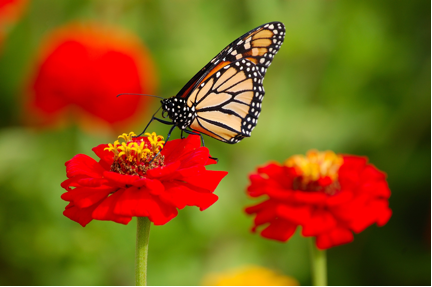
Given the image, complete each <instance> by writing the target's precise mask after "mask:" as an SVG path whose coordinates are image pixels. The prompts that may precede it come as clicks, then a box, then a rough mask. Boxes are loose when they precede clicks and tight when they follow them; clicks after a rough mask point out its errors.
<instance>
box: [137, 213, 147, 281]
mask: <svg viewBox="0 0 432 287" xmlns="http://www.w3.org/2000/svg"><path fill="white" fill-rule="evenodd" d="M149 234H150V220H149V219H148V217H137V235H136V252H135V279H136V286H147V257H148V243H149Z"/></svg>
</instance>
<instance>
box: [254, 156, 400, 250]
mask: <svg viewBox="0 0 432 287" xmlns="http://www.w3.org/2000/svg"><path fill="white" fill-rule="evenodd" d="M385 178H386V175H385V174H384V173H383V172H381V171H379V170H378V169H377V168H376V167H374V166H373V165H371V164H368V163H367V158H365V157H359V156H350V155H336V154H335V153H333V152H331V151H326V152H318V151H315V150H312V151H309V152H308V153H307V155H306V156H302V155H295V156H292V157H290V158H289V159H287V160H286V161H285V163H284V164H283V165H280V164H277V163H271V164H268V165H267V166H264V167H260V168H258V170H257V173H254V174H251V175H250V180H251V184H250V185H249V187H248V190H247V191H248V194H249V195H250V196H251V197H260V196H263V195H266V196H267V197H268V199H267V200H265V201H263V202H262V203H260V204H257V205H254V206H251V207H248V208H246V213H248V214H255V215H256V217H255V219H254V227H253V228H252V231H254V232H255V231H256V229H257V228H258V227H259V226H261V225H267V226H266V227H265V228H264V229H263V230H262V231H261V235H262V236H263V237H265V238H269V239H275V240H279V241H287V240H288V239H289V238H290V237H291V236H292V235H293V234H294V232H295V230H296V228H297V226H301V227H302V235H303V236H314V237H316V244H317V247H318V248H320V249H327V248H330V247H333V246H337V245H340V244H345V243H349V242H351V241H352V240H353V239H354V237H353V234H352V231H354V232H355V233H359V232H362V231H363V230H364V229H365V228H366V227H368V226H369V225H371V224H373V223H376V224H377V225H378V226H383V225H384V224H386V223H387V221H388V220H389V219H390V217H391V214H392V211H391V209H390V208H389V207H388V198H389V197H390V189H389V187H388V184H387V182H386V179H385Z"/></svg>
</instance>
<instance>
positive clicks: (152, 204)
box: [61, 133, 227, 226]
mask: <svg viewBox="0 0 432 287" xmlns="http://www.w3.org/2000/svg"><path fill="white" fill-rule="evenodd" d="M119 138H120V139H122V140H123V142H122V143H120V142H119V141H118V140H117V141H115V142H114V144H102V145H99V146H97V147H95V148H93V151H94V152H95V154H96V155H97V156H98V157H99V158H100V159H99V161H95V160H94V159H92V158H90V157H89V156H87V155H84V154H78V155H76V156H74V157H73V158H72V159H71V160H69V161H67V162H66V173H67V177H68V179H67V180H65V181H64V182H63V183H62V184H61V186H62V187H63V188H64V189H66V192H65V193H64V194H63V195H62V199H63V200H66V201H69V205H67V206H66V209H65V211H64V212H63V214H64V215H65V216H66V217H68V218H70V219H72V220H74V221H76V222H78V223H79V224H81V225H82V226H85V225H87V224H88V223H89V222H90V221H92V220H93V219H97V220H111V221H114V222H118V223H122V224H127V223H128V222H129V221H130V220H131V219H132V217H133V216H140V217H148V218H149V219H150V220H151V221H152V222H153V223H154V224H155V225H162V224H165V223H167V222H168V221H170V220H171V219H173V218H174V217H175V216H177V213H178V211H177V209H182V208H184V207H185V206H186V205H188V206H197V207H199V208H200V210H204V209H206V208H208V207H209V206H211V205H212V204H213V203H214V202H216V200H217V199H218V197H217V195H215V194H213V191H214V190H215V189H216V187H217V185H218V184H219V182H220V180H221V179H222V178H223V177H224V176H225V175H226V174H227V172H224V171H210V170H207V169H206V168H205V166H206V165H209V164H214V163H216V161H214V160H212V159H210V158H209V156H210V155H209V151H208V149H207V148H206V147H201V146H200V140H199V137H198V136H195V135H191V136H189V137H188V138H186V139H183V140H181V139H179V140H173V141H169V142H167V143H166V144H165V146H164V143H165V142H164V141H163V137H161V136H157V135H156V134H155V133H152V134H149V133H147V134H145V136H144V137H135V134H134V133H129V134H122V135H121V136H119Z"/></svg>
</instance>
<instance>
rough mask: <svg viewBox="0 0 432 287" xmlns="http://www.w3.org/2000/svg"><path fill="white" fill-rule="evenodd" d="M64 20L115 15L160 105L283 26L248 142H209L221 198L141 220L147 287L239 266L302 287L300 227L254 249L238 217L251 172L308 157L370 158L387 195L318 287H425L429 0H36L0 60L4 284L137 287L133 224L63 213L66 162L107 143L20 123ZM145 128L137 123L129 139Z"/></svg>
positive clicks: (194, 280) (333, 253) (193, 281)
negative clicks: (146, 227) (43, 49)
mask: <svg viewBox="0 0 432 287" xmlns="http://www.w3.org/2000/svg"><path fill="white" fill-rule="evenodd" d="M73 20H93V21H105V22H111V23H114V24H117V25H119V26H122V27H124V28H126V29H129V30H130V31H132V32H134V33H136V34H137V35H139V37H140V38H141V39H142V41H143V42H144V43H145V44H146V45H147V47H148V48H149V50H150V51H151V54H152V55H153V57H154V61H155V63H156V65H157V69H158V71H159V75H158V76H159V78H160V89H159V92H158V95H161V96H164V97H170V96H173V95H175V94H176V93H177V92H178V91H179V90H180V89H181V87H182V86H183V85H184V84H185V83H186V82H187V81H188V80H189V79H190V77H192V76H193V75H194V74H195V73H196V72H197V71H198V70H199V69H200V68H201V67H202V66H204V65H205V64H206V63H207V62H208V61H209V60H210V59H211V58H212V57H213V56H214V55H216V54H217V53H218V52H219V51H220V50H221V49H222V48H223V47H225V46H226V45H227V44H228V43H230V42H231V41H232V40H234V39H235V38H236V37H238V36H240V35H242V34H243V33H245V32H247V31H249V30H250V29H252V28H254V27H256V26H258V25H260V24H263V23H265V22H269V21H281V22H283V23H285V25H286V30H287V34H286V39H285V43H284V45H283V46H282V48H281V50H280V52H279V54H278V55H277V56H276V57H275V61H274V62H273V64H272V66H271V67H270V69H269V71H268V73H267V76H266V80H265V88H266V97H265V100H264V103H263V112H262V114H261V116H260V122H259V125H258V126H257V128H256V129H255V130H254V132H253V135H252V137H251V138H249V139H245V140H244V141H242V142H241V143H239V144H236V145H226V144H223V143H221V142H218V141H215V140H212V139H209V138H208V139H207V140H206V145H207V146H208V147H209V149H210V151H211V154H212V155H213V156H215V157H218V158H219V164H218V165H216V166H214V167H213V168H214V169H217V170H226V171H228V172H229V174H228V176H227V177H226V178H225V179H224V180H223V181H222V183H221V185H220V186H219V187H218V188H217V190H216V194H217V195H218V196H219V197H220V199H219V201H218V202H217V203H216V204H215V205H214V206H212V207H210V208H209V209H208V210H206V211H204V212H200V211H198V210H197V209H196V208H190V207H187V208H185V209H184V210H182V211H181V212H180V214H179V216H178V217H177V218H175V219H173V220H172V221H171V222H169V223H168V224H166V225H165V226H152V227H151V231H150V248H149V254H150V255H149V256H150V258H149V269H148V274H149V275H148V276H149V277H148V280H149V281H148V282H149V284H150V285H199V284H200V281H201V279H202V277H203V276H204V275H205V274H207V273H209V272H213V271H222V270H226V269H228V268H230V267H237V266H239V265H243V264H258V265H262V266H265V267H269V268H273V269H276V270H280V271H282V272H283V273H285V274H289V275H292V276H294V277H296V278H297V279H298V280H299V281H300V283H301V284H302V285H305V284H311V281H310V271H309V262H308V253H307V252H308V250H307V243H306V240H304V238H302V237H301V236H300V234H299V233H298V234H296V235H295V236H294V238H293V239H292V240H290V241H289V242H288V243H279V242H273V241H268V240H264V239H262V238H261V237H259V236H258V235H256V234H251V233H250V232H249V228H250V226H251V224H252V219H251V218H248V217H247V216H246V215H245V214H244V213H243V212H242V209H243V208H244V207H245V206H246V205H250V204H252V203H253V201H252V200H251V199H248V198H247V197H246V195H245V189H246V186H247V185H248V174H249V173H250V172H252V171H253V170H254V168H255V167H256V166H258V165H263V164H265V163H266V162H268V161H270V160H276V161H279V162H282V161H283V160H285V159H286V158H287V157H289V156H291V155H293V154H296V153H305V152H306V151H307V150H308V149H311V148H317V149H320V150H326V149H331V150H333V151H335V152H337V153H351V154H357V155H365V156H368V157H369V159H370V162H372V163H373V164H375V165H376V166H377V167H378V168H379V169H380V170H384V171H386V172H387V174H388V182H389V185H390V188H391V190H392V197H391V198H390V207H391V208H392V210H393V217H392V218H391V220H390V221H389V223H388V224H387V225H386V226H384V227H382V228H377V227H375V226H372V227H369V228H368V229H366V231H364V232H363V233H361V234H356V235H355V240H354V242H353V243H350V244H347V245H344V246H340V247H336V248H333V249H331V250H329V251H328V260H329V267H328V270H329V284H331V285H430V284H431V281H430V280H431V277H430V276H431V273H430V270H431V256H430V254H431V253H430V211H431V209H430V208H431V207H430V202H431V189H430V184H431V182H430V175H431V169H430V168H431V162H430V159H431V149H430V148H431V142H430V140H431V134H430V131H431V125H430V124H431V122H430V118H431V109H430V107H431V98H430V78H431V74H430V63H431V58H430V41H431V39H430V2H428V1H390V0H386V1H299V0H297V1H276V0H270V1H258V0H244V1H228V0H224V1H198V0H189V1H168V0H162V1H136V0H135V1H134V0H129V1H119V0H110V1H105V0H99V1H76V0H63V1H54V2H53V1H48V0H38V1H31V2H30V6H29V7H28V10H27V13H26V14H25V15H24V17H23V18H22V19H21V20H20V21H19V22H18V23H17V24H16V25H15V26H14V27H13V29H12V30H11V31H10V33H9V35H8V37H7V38H6V41H5V42H4V46H3V47H2V50H1V54H0V94H1V95H2V96H1V97H0V111H1V112H0V190H1V192H0V210H1V211H2V212H1V213H0V230H1V234H2V235H1V237H0V266H1V268H0V284H1V285H131V284H133V283H134V248H135V228H136V226H135V225H136V221H135V220H133V221H132V222H131V223H130V224H129V225H127V226H123V225H120V224H115V223H112V222H100V221H94V222H92V223H90V224H89V225H88V226H87V227H86V228H82V227H81V226H80V225H79V224H77V223H75V222H72V221H70V220H69V219H67V218H66V217H64V216H63V215H62V212H63V209H64V207H65V206H66V203H65V202H64V201H62V200H61V199H60V195H61V194H62V192H63V190H62V189H61V187H60V183H61V182H62V181H63V180H64V179H66V176H65V168H64V162H65V161H67V160H69V159H70V158H71V157H72V156H73V155H75V154H77V153H86V154H89V155H92V152H91V148H92V147H94V146H96V145H97V144H100V143H106V142H112V141H113V140H114V137H113V136H114V135H100V134H86V133H84V132H82V131H80V130H79V129H78V128H77V127H68V128H65V129H64V130H50V131H36V130H33V129H31V128H29V127H26V126H24V125H23V124H22V123H21V116H22V109H21V104H22V100H21V99H22V94H23V93H24V92H25V89H26V87H27V86H28V77H29V75H30V74H31V72H32V71H33V69H34V65H35V63H34V56H35V53H36V51H37V48H38V46H39V44H40V42H41V41H42V39H43V37H44V36H45V35H46V33H48V32H49V31H51V30H52V29H54V28H56V27H58V26H60V25H63V24H65V23H68V22H69V21H73ZM113 96H114V95H113ZM158 105H159V103H158V102H157V101H156V100H155V101H154V102H153V106H152V107H151V108H150V109H149V110H153V109H156V107H157V106H158ZM149 119H150V114H143V115H142V121H141V122H137V123H136V124H135V131H136V132H139V131H140V130H141V129H142V128H143V127H144V125H145V124H146V123H147V121H148V120H149ZM151 128H152V129H154V131H156V132H158V133H159V134H162V135H164V134H166V133H167V131H168V129H167V127H166V126H163V125H160V124H157V123H155V124H153V125H152V127H151ZM125 132H129V131H125ZM174 136H178V134H177V133H174Z"/></svg>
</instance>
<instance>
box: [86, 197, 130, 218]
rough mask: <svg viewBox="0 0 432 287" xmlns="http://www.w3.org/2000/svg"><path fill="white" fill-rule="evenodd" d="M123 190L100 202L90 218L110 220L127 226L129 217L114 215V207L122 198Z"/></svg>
mask: <svg viewBox="0 0 432 287" xmlns="http://www.w3.org/2000/svg"><path fill="white" fill-rule="evenodd" d="M123 192H124V190H119V191H117V192H115V193H113V194H112V195H111V196H109V197H108V198H107V199H105V200H104V201H102V202H101V203H100V204H99V205H98V206H97V207H96V208H95V210H94V211H93V213H92V217H93V219H97V220H111V221H114V222H117V223H121V224H128V223H129V221H131V220H132V217H130V216H124V215H119V214H116V213H114V208H115V205H116V204H117V202H118V200H119V199H120V197H121V196H122V194H123Z"/></svg>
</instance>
